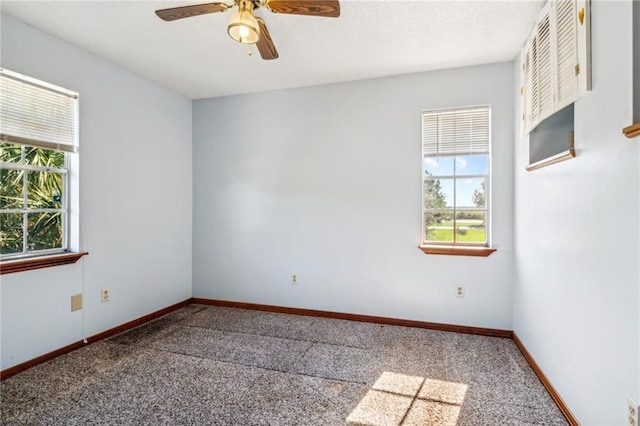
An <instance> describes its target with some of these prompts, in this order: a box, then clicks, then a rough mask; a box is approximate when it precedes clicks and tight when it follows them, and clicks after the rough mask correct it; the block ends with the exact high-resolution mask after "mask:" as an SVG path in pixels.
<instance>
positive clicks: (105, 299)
mask: <svg viewBox="0 0 640 426" xmlns="http://www.w3.org/2000/svg"><path fill="white" fill-rule="evenodd" d="M100 294H101V300H102V303H104V302H108V301H109V300H110V299H109V297H110V296H111V295H110V294H109V289H108V288H103V289H102V290H100Z"/></svg>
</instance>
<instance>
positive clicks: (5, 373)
mask: <svg viewBox="0 0 640 426" xmlns="http://www.w3.org/2000/svg"><path fill="white" fill-rule="evenodd" d="M189 304H191V299H187V300H183V301H182V302H179V303H176V304H175V305H171V306H167V307H166V308H163V309H160V310H158V311H155V312H152V313H150V314H147V315H145V316H142V317H140V318H137V319H134V320H132V321H129V322H126V323H124V324H121V325H119V326H117V327H114V328H110V329H109V330H106V331H103V332H102V333H98V334H96V335H94V336H91V337H87V343H84V342H83V341H81V340H80V341H78V342H73V343H71V344H70V345H67V346H63V347H62V348H60V349H56V350H55V351H52V352H49V353H46V354H44V355H40V356H39V357H36V358H33V359H30V360H29V361H25V362H23V363H21V364H18V365H14V366H13V367H9V368H7V369H5V370H2V371H0V380H4V379H8V378H9V377H11V376H14V375H16V374H18V373H21V372H23V371H25V370H27V369H29V368H31V367H34V366H36V365H38V364H42V363H43V362H46V361H49V360H50V359H53V358H56V357H59V356H60V355H64V354H66V353H69V352H72V351H75V350H76V349H80V348H81V347H83V346H85V345H87V344H90V343H95V342H97V341H100V340H102V339H106V338H107V337H111V336H113V335H115V334H118V333H122V332H123V331H126V330H129V329H131V328H133V327H137V326H139V325H142V324H144V323H146V322H149V321H151V320H154V319H156V318H159V317H161V316H163V315H166V314H168V313H170V312H172V311H175V310H177V309H180V308H183V307H185V306H187V305H189Z"/></svg>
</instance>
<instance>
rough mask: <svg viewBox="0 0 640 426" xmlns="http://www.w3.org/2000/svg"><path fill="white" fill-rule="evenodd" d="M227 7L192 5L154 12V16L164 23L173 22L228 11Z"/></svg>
mask: <svg viewBox="0 0 640 426" xmlns="http://www.w3.org/2000/svg"><path fill="white" fill-rule="evenodd" d="M229 7H230V6H229V5H228V4H226V3H205V4H194V5H192V6H181V7H172V8H171V9H161V10H156V15H158V17H159V18H160V19H164V20H165V21H175V20H176V19H182V18H190V17H192V16H198V15H204V14H207V13H216V12H224V11H225V10H227V9H229Z"/></svg>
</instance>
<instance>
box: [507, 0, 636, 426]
mask: <svg viewBox="0 0 640 426" xmlns="http://www.w3.org/2000/svg"><path fill="white" fill-rule="evenodd" d="M591 4H592V8H593V9H592V10H593V16H592V61H593V70H592V71H593V72H592V75H593V91H592V92H590V93H588V94H587V95H586V96H584V97H583V98H581V99H579V100H578V101H577V102H576V103H575V147H576V150H577V157H576V158H575V159H573V160H570V161H565V162H562V163H558V164H555V165H553V166H550V167H546V168H543V169H539V170H536V171H533V172H526V171H525V166H526V165H527V164H528V144H527V140H526V139H525V138H521V137H520V129H518V128H516V129H515V134H514V140H515V143H516V151H515V182H516V186H515V194H516V203H515V218H516V226H515V236H516V280H515V286H514V308H513V312H514V320H513V327H514V331H515V332H516V334H517V335H518V336H519V337H520V339H521V340H522V341H523V343H524V345H525V346H526V347H527V349H528V350H529V352H530V353H531V355H532V356H533V357H534V358H535V360H536V361H537V363H538V364H539V365H540V367H541V368H542V370H543V371H544V372H545V374H546V375H547V376H548V378H549V380H550V381H551V383H553V385H554V387H555V388H556V389H557V390H558V392H559V393H560V395H561V396H562V398H563V399H564V400H565V402H566V403H567V404H568V406H569V408H570V409H571V410H572V411H573V413H574V414H575V415H576V416H577V418H578V420H579V421H580V422H581V424H583V425H624V424H626V413H627V410H626V395H627V394H629V395H631V396H632V397H634V398H635V399H636V400H637V398H638V394H639V392H640V383H639V382H638V374H639V367H640V365H639V364H640V352H639V343H640V341H639V339H638V336H639V328H640V317H639V316H638V311H639V308H640V304H639V297H640V294H639V293H640V291H639V288H640V273H639V272H640V271H639V268H640V262H639V259H640V250H639V240H640V239H639V238H638V237H639V232H640V229H639V226H638V225H639V223H638V222H639V218H640V209H639V204H640V203H639V200H640V197H639V196H638V194H639V190H640V185H639V181H640V176H639V167H638V164H640V161H639V155H640V152H639V149H638V148H639V146H638V142H637V141H635V140H629V139H627V138H625V137H624V136H623V135H622V128H624V127H626V126H628V125H629V123H630V120H631V104H632V100H631V90H630V88H631V81H632V63H631V55H630V52H631V40H632V33H631V2H600V1H594V2H592V3H591ZM519 64H520V62H519V59H516V61H515V64H514V72H515V73H518V72H519V71H518V68H519ZM612 64H615V66H613V65H612ZM518 88H519V82H518V81H517V80H516V84H515V85H514V91H513V93H514V98H516V97H517V100H516V101H515V105H516V110H515V111H514V112H515V113H514V115H513V120H515V121H516V122H518V118H519V117H520V116H521V112H520V111H519V109H520V101H519V95H518V94H517V89H518Z"/></svg>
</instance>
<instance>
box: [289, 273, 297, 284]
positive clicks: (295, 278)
mask: <svg viewBox="0 0 640 426" xmlns="http://www.w3.org/2000/svg"><path fill="white" fill-rule="evenodd" d="M291 284H293V285H298V275H296V274H291Z"/></svg>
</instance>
